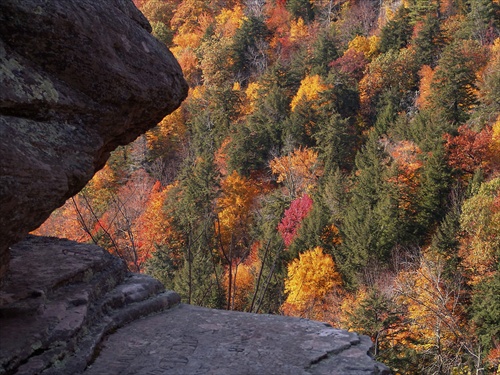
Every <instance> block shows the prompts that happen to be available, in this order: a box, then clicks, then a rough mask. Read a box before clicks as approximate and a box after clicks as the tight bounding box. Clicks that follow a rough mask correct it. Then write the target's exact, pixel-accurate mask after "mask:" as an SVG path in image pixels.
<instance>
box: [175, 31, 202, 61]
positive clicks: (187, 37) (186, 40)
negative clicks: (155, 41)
mask: <svg viewBox="0 0 500 375" xmlns="http://www.w3.org/2000/svg"><path fill="white" fill-rule="evenodd" d="M202 37H203V35H202V34H201V33H199V32H189V33H185V34H176V35H175V36H174V39H173V42H174V47H172V48H171V50H172V53H173V54H174V55H175V57H177V55H178V54H179V53H180V52H181V51H182V50H184V49H186V48H191V49H193V50H194V49H196V48H198V47H199V46H200V45H201V40H202Z"/></svg>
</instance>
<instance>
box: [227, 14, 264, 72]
mask: <svg viewBox="0 0 500 375" xmlns="http://www.w3.org/2000/svg"><path fill="white" fill-rule="evenodd" d="M269 36H270V32H269V29H268V28H267V26H266V24H265V23H264V20H263V19H261V18H258V17H255V16H250V17H248V18H247V19H245V20H244V22H243V25H242V26H241V27H240V28H239V29H238V30H237V31H236V35H235V36H234V38H233V40H234V44H233V49H234V65H233V68H234V70H235V72H236V73H237V74H238V75H239V76H240V77H241V80H247V79H248V78H250V76H251V75H252V74H254V73H256V72H259V70H261V68H262V67H264V66H265V65H266V64H265V60H266V56H265V50H266V49H267V41H268V39H269ZM260 73H262V71H260Z"/></svg>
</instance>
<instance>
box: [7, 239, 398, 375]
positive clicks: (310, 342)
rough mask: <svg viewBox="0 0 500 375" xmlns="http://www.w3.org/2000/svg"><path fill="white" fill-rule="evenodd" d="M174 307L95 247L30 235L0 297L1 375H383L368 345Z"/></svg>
mask: <svg viewBox="0 0 500 375" xmlns="http://www.w3.org/2000/svg"><path fill="white" fill-rule="evenodd" d="M179 301H180V299H179V296H178V295H177V294H176V293H174V292H169V291H164V289H163V287H162V286H161V284H160V283H159V282H158V281H156V280H154V279H152V278H150V277H148V276H144V275H133V274H129V273H127V271H126V268H125V265H124V264H123V263H122V262H121V261H120V260H119V259H117V258H115V257H113V256H111V255H110V254H108V253H107V252H105V251H104V250H102V249H101V248H99V247H97V246H93V245H85V244H78V243H75V242H72V241H68V240H61V239H56V238H46V237H34V236H30V237H28V238H27V239H25V240H24V241H22V242H20V243H18V244H16V245H14V246H12V264H11V267H10V271H9V273H8V276H7V278H6V280H5V283H4V285H3V287H2V288H1V289H0V337H1V340H0V374H19V375H20V374H26V375H28V374H43V375H65V374H85V375H94V374H96V375H102V374H113V375H126V374H129V375H149V374H169V375H170V374H172V375H174V374H179V375H192V374H217V375H224V374H227V375H243V374H252V375H253V374H258V375H266V374H268V375H274V374H290V375H295V374H297V375H312V374H317V375H323V374H342V375H358V374H359V375H370V374H389V371H388V369H387V368H386V367H385V366H383V365H381V364H379V363H377V362H375V361H374V360H373V359H372V358H371V357H370V356H369V355H368V352H369V350H370V348H371V346H372V343H371V341H370V339H369V338H368V337H366V336H359V335H357V334H355V333H352V332H346V331H342V330H339V329H334V328H332V327H330V326H328V325H325V324H323V323H320V322H314V321H310V320H307V319H298V318H290V317H285V316H273V315H258V314H248V313H241V312H234V311H222V310H212V309H206V308H202V307H196V306H190V305H184V304H179ZM138 318H141V319H138Z"/></svg>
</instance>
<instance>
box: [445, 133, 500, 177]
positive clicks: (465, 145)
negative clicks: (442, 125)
mask: <svg viewBox="0 0 500 375" xmlns="http://www.w3.org/2000/svg"><path fill="white" fill-rule="evenodd" d="M444 139H445V141H446V144H445V146H446V150H447V152H448V164H449V165H450V167H452V168H455V169H458V170H460V171H462V172H463V173H465V174H468V175H469V176H470V175H473V174H474V172H475V171H476V169H478V168H482V169H483V170H484V171H485V172H490V171H491V163H490V160H491V158H490V157H489V156H490V155H489V153H490V145H491V144H492V131H491V128H490V127H489V126H486V127H485V128H484V129H483V130H481V131H480V132H475V131H473V130H472V129H470V128H469V127H468V126H467V125H462V126H460V127H459V128H458V135H457V136H455V137H454V136H451V135H449V134H445V135H444Z"/></svg>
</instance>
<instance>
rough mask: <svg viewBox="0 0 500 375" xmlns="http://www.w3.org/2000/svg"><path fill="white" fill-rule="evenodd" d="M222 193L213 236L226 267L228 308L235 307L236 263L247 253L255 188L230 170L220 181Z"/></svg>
mask: <svg viewBox="0 0 500 375" xmlns="http://www.w3.org/2000/svg"><path fill="white" fill-rule="evenodd" d="M221 190H222V194H221V196H220V197H219V198H218V199H217V213H218V214H217V222H216V236H217V241H218V249H219V251H220V253H221V257H222V258H223V259H224V262H225V264H226V266H227V268H228V269H227V273H228V282H227V286H228V289H227V298H228V303H227V308H228V310H230V309H232V307H233V306H234V303H233V301H234V298H235V296H234V291H233V289H232V288H233V285H234V283H235V281H233V276H236V275H237V269H238V266H239V265H240V264H241V263H242V262H243V261H244V260H245V258H246V257H247V256H248V255H249V254H250V245H251V241H250V238H249V230H248V228H249V225H250V221H251V219H252V215H251V212H252V211H251V210H252V208H253V205H254V200H255V197H256V195H257V193H258V189H257V187H256V186H255V185H254V184H253V183H251V181H249V180H248V179H247V178H245V177H242V176H240V175H239V174H238V173H237V172H236V171H233V173H232V174H231V175H229V176H228V177H227V178H226V179H225V180H224V181H222V184H221Z"/></svg>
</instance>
